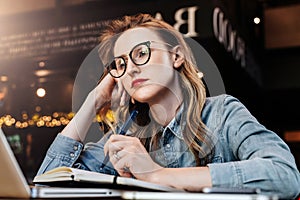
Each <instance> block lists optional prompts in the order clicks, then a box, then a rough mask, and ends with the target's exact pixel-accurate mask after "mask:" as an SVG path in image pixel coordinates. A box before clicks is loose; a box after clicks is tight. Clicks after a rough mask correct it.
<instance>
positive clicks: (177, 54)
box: [172, 45, 184, 69]
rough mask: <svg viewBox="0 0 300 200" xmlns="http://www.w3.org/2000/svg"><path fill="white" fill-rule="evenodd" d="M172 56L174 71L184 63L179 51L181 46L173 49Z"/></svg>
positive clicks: (182, 55)
mask: <svg viewBox="0 0 300 200" xmlns="http://www.w3.org/2000/svg"><path fill="white" fill-rule="evenodd" d="M173 52H174V53H173V55H172V60H173V67H174V68H175V69H178V68H179V67H180V66H181V65H182V63H183V62H184V54H183V52H182V50H181V46H180V45H177V46H175V47H174V48H173Z"/></svg>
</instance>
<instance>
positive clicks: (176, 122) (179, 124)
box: [162, 104, 186, 140]
mask: <svg viewBox="0 0 300 200" xmlns="http://www.w3.org/2000/svg"><path fill="white" fill-rule="evenodd" d="M183 109H184V105H183V104H181V105H180V108H179V110H178V112H177V113H176V115H175V117H174V118H173V119H172V120H171V122H170V123H169V124H168V125H167V126H166V127H165V128H164V130H163V134H162V136H163V137H164V136H165V134H166V131H167V129H169V130H170V131H171V132H172V133H173V134H174V135H175V136H176V137H178V138H179V139H181V140H183V134H182V132H183V130H184V127H185V124H186V122H185V121H183V119H182V113H183Z"/></svg>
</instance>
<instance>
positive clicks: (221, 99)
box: [205, 94, 238, 106]
mask: <svg viewBox="0 0 300 200" xmlns="http://www.w3.org/2000/svg"><path fill="white" fill-rule="evenodd" d="M228 101H238V99H237V98H235V97H233V96H231V95H229V94H220V95H217V96H212V97H207V98H206V101H205V106H207V105H214V104H220V103H221V104H224V103H225V102H228Z"/></svg>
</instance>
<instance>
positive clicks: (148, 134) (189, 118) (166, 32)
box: [99, 14, 213, 165]
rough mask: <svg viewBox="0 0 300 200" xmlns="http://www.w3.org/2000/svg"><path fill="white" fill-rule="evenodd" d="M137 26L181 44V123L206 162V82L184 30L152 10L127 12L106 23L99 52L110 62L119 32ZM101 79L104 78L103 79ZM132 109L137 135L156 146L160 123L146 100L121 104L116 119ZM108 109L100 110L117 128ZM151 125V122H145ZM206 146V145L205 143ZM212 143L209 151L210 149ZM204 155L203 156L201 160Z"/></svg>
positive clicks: (193, 149) (149, 145) (192, 147)
mask: <svg viewBox="0 0 300 200" xmlns="http://www.w3.org/2000/svg"><path fill="white" fill-rule="evenodd" d="M137 27H145V28H152V29H153V30H155V31H156V32H157V33H158V34H159V36H161V38H162V39H163V40H164V42H166V43H169V44H171V45H174V46H175V45H180V46H181V48H182V50H183V54H184V56H185V61H184V63H183V64H182V66H181V67H180V68H179V69H178V72H179V74H180V76H179V77H180V85H181V89H182V91H183V95H184V111H183V114H182V120H181V123H182V122H183V121H184V122H186V125H185V127H184V130H183V132H184V134H182V135H183V137H184V141H185V143H186V144H187V145H188V147H189V149H190V151H191V152H192V153H193V155H194V157H195V160H196V164H197V165H203V164H207V162H208V161H207V162H206V161H204V163H203V160H205V159H207V156H208V153H211V150H212V149H213V147H212V146H213V145H212V142H211V141H210V139H209V137H207V133H208V130H207V128H206V126H205V124H204V123H203V122H202V119H201V113H202V109H203V106H204V103H205V99H206V90H205V86H204V84H203V82H202V80H201V78H200V77H199V75H198V73H199V71H198V69H197V66H196V61H195V59H194V57H193V54H192V51H191V50H190V48H189V46H188V45H187V43H186V41H185V40H184V38H183V36H182V34H181V33H179V32H178V31H177V30H175V29H174V28H173V27H172V26H171V25H169V24H168V23H166V22H164V21H162V20H158V19H155V18H154V17H152V16H151V15H149V14H137V15H134V16H124V17H123V18H121V19H117V20H112V21H109V22H107V23H106V24H105V25H104V28H103V30H102V33H101V36H100V47H99V56H100V58H101V60H102V61H103V62H104V63H108V62H109V60H110V59H111V58H112V56H113V53H112V51H113V47H114V43H115V41H116V39H117V38H116V37H115V36H116V35H118V34H119V35H120V34H121V33H123V32H124V31H126V30H128V29H133V28H137ZM107 73H108V72H107V71H105V72H104V73H103V76H102V77H104V76H106V75H107ZM100 81H101V79H100ZM133 109H138V110H139V114H138V116H137V119H136V121H135V122H136V123H135V124H134V125H133V126H132V129H131V131H132V132H133V133H134V136H136V137H138V138H140V140H141V142H142V143H143V144H144V146H145V147H146V148H147V149H148V151H149V148H151V149H152V150H153V149H155V148H157V147H158V146H157V145H158V140H159V139H160V137H161V134H157V133H158V132H159V130H160V128H161V125H159V124H157V123H156V122H153V121H154V120H152V123H150V121H151V114H150V113H149V106H148V105H147V104H144V103H139V102H136V104H132V103H131V102H129V105H127V106H124V107H120V108H119V109H118V110H117V111H116V121H119V120H120V121H124V119H125V117H127V116H128V115H129V112H130V111H131V110H133ZM108 110H109V105H107V106H105V107H103V108H102V109H101V110H100V111H99V114H100V116H101V118H102V119H103V120H104V122H106V123H107V124H109V126H110V127H111V128H112V129H114V126H113V125H112V124H111V123H110V121H109V120H107V119H106V117H105V116H106V112H107V111H108ZM146 125H148V126H146ZM204 146H205V147H204ZM207 147H209V149H210V150H209V152H207ZM200 159H201V160H200Z"/></svg>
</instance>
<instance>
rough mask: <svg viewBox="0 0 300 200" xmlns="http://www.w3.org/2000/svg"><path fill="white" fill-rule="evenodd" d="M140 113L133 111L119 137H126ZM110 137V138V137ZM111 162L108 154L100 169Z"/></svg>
mask: <svg viewBox="0 0 300 200" xmlns="http://www.w3.org/2000/svg"><path fill="white" fill-rule="evenodd" d="M137 114H138V111H137V110H133V111H132V112H131V113H130V116H129V117H128V119H127V120H126V121H125V123H124V124H123V126H122V127H121V130H120V132H119V133H118V134H119V135H125V134H126V132H127V131H128V129H129V127H130V126H131V124H132V122H133V120H134V119H135V117H136V116H137ZM109 137H110V136H109ZM108 160H109V155H108V154H107V155H106V156H105V158H104V160H103V162H102V165H101V167H100V169H103V168H104V166H105V165H106V163H107V162H108Z"/></svg>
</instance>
